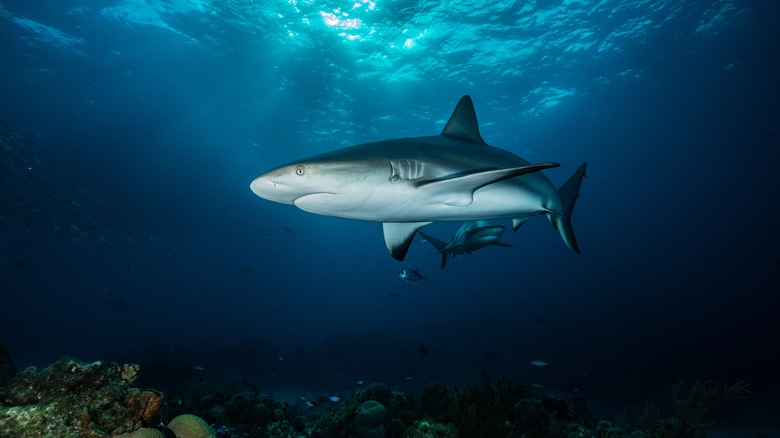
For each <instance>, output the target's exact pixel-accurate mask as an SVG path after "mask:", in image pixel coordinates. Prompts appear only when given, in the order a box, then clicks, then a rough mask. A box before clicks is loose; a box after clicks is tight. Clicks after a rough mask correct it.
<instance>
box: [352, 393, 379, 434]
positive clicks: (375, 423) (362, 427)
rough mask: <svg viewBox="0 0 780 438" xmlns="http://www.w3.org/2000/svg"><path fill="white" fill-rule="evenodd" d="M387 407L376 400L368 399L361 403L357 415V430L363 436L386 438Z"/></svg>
mask: <svg viewBox="0 0 780 438" xmlns="http://www.w3.org/2000/svg"><path fill="white" fill-rule="evenodd" d="M386 416H387V408H385V406H384V405H383V404H382V403H379V402H378V401H376V400H368V401H366V402H363V404H361V405H360V407H359V408H358V411H357V415H355V432H357V434H358V436H360V437H361V438H384V436H385V426H384V424H383V423H384V420H385V417H386Z"/></svg>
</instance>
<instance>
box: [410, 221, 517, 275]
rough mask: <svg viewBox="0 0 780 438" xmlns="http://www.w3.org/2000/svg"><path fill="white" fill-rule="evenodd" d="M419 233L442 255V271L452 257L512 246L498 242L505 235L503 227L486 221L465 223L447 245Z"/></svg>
mask: <svg viewBox="0 0 780 438" xmlns="http://www.w3.org/2000/svg"><path fill="white" fill-rule="evenodd" d="M418 233H420V235H421V236H422V237H423V238H425V240H427V241H428V242H430V243H431V245H433V246H434V247H435V248H436V250H437V252H436V253H437V254H441V268H442V269H444V268H445V267H446V266H447V261H448V260H449V258H450V257H457V256H459V255H464V254H471V253H472V252H474V251H476V250H478V249H482V248H484V247H486V246H490V245H495V246H506V247H511V246H512V245H507V244H506V243H503V242H499V241H498V239H499V238H501V235H502V234H504V226H503V225H490V224H489V223H487V222H485V221H473V222H466V223H464V224H463V225H461V227H460V228H459V229H458V231H457V232H456V233H455V236H454V237H453V238H452V241H451V242H450V243H446V242H444V241H442V240H439V239H437V238H435V237H433V236H431V235H430V234H427V233H423V232H422V231H418Z"/></svg>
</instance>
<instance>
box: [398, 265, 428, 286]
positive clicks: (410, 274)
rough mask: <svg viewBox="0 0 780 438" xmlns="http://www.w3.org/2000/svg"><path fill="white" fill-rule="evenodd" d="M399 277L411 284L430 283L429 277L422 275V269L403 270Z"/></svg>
mask: <svg viewBox="0 0 780 438" xmlns="http://www.w3.org/2000/svg"><path fill="white" fill-rule="evenodd" d="M398 276H399V277H401V278H403V279H404V280H406V281H408V282H410V283H417V282H418V281H425V282H426V283H427V282H428V276H424V275H422V274H420V268H417V269H402V270H401V273H400V274H398Z"/></svg>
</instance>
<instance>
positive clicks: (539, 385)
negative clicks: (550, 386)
mask: <svg viewBox="0 0 780 438" xmlns="http://www.w3.org/2000/svg"><path fill="white" fill-rule="evenodd" d="M531 386H533V387H534V388H537V389H544V385H542V384H541V383H533V384H531Z"/></svg>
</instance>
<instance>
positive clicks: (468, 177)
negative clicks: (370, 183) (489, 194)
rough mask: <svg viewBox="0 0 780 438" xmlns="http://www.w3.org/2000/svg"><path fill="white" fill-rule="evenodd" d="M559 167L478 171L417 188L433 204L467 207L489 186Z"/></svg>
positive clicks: (435, 181) (524, 167) (542, 164)
mask: <svg viewBox="0 0 780 438" xmlns="http://www.w3.org/2000/svg"><path fill="white" fill-rule="evenodd" d="M558 166H560V164H558V163H541V164H530V165H528V166H520V167H510V168H508V169H490V170H478V171H474V172H470V173H466V174H462V173H458V174H455V175H447V176H444V177H441V178H436V179H432V180H428V181H422V182H420V183H418V184H417V187H418V188H419V189H422V190H425V191H426V193H427V195H428V199H429V200H430V201H431V202H438V203H441V204H446V205H451V206H455V207H465V206H467V205H470V204H471V202H472V201H473V200H474V199H473V195H474V192H475V191H477V190H479V189H481V188H482V187H485V186H486V185H488V184H494V183H497V182H499V181H503V180H505V179H509V178H514V177H516V176H521V175H525V174H528V173H533V172H538V171H540V170H543V169H549V168H551V167H558Z"/></svg>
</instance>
